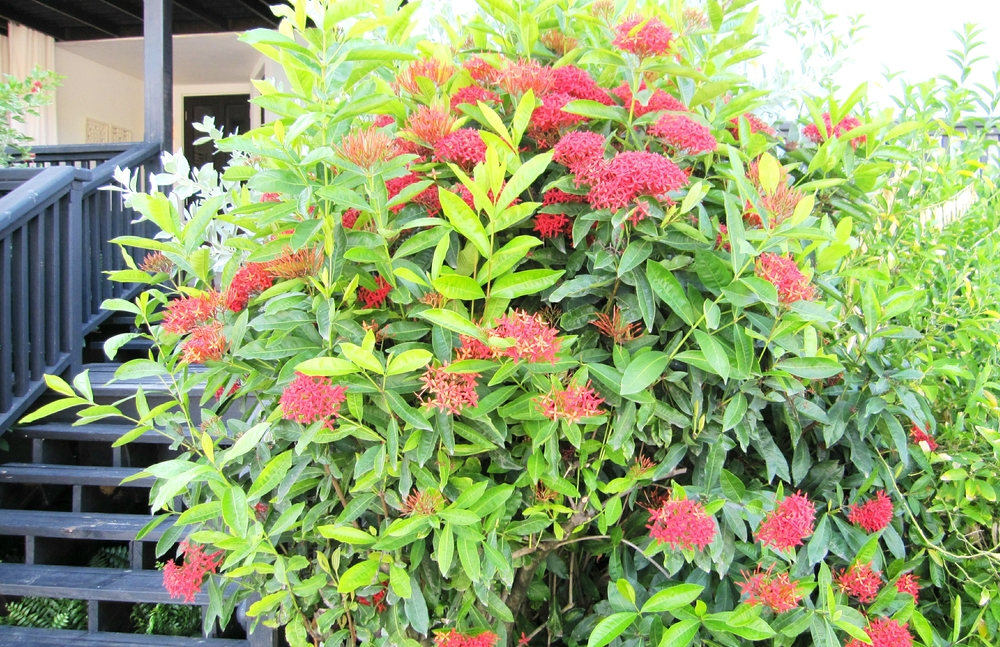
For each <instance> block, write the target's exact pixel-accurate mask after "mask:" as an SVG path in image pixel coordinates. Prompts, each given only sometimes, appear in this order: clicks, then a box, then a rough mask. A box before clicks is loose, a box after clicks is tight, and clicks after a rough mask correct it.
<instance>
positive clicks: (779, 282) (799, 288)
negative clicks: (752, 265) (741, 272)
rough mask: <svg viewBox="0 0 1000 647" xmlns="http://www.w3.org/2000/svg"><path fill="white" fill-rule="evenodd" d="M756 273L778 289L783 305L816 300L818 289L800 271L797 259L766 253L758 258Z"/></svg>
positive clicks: (779, 298)
mask: <svg viewBox="0 0 1000 647" xmlns="http://www.w3.org/2000/svg"><path fill="white" fill-rule="evenodd" d="M756 273H757V276H759V277H760V278H762V279H764V280H765V281H768V282H769V283H771V284H772V285H774V287H775V288H777V290H778V300H779V301H780V302H781V303H784V304H788V303H795V302H796V301H812V300H813V299H814V298H816V288H814V287H813V286H812V285H811V284H810V283H809V279H807V278H806V277H805V275H804V274H803V273H802V271H801V270H799V266H798V265H796V264H795V259H792V258H788V257H785V256H778V255H777V254H772V253H771V252H765V253H763V254H761V255H760V256H759V257H758V258H757V266H756Z"/></svg>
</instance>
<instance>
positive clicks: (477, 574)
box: [458, 537, 482, 582]
mask: <svg viewBox="0 0 1000 647" xmlns="http://www.w3.org/2000/svg"><path fill="white" fill-rule="evenodd" d="M458 559H459V561H460V562H462V568H463V569H464V570H465V574H466V575H468V576H469V579H470V580H472V581H473V582H478V581H479V580H480V579H482V572H481V569H480V566H479V548H478V542H477V541H475V540H473V539H470V538H468V537H459V538H458Z"/></svg>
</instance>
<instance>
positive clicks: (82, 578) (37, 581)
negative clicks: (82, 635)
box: [0, 563, 208, 605]
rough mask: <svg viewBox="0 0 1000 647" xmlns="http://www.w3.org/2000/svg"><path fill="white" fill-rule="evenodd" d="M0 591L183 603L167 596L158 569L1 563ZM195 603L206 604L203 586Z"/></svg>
mask: <svg viewBox="0 0 1000 647" xmlns="http://www.w3.org/2000/svg"><path fill="white" fill-rule="evenodd" d="M0 591H3V594H4V595H13V596H21V597H27V596H38V597H43V598H70V599H74V600H98V601H102V602H151V603H157V602H163V603H169V604H185V602H184V601H183V600H182V599H177V598H175V599H171V598H170V594H169V593H167V590H166V589H164V588H163V573H162V572H160V571H123V570H118V569H116V568H90V567H84V566H42V565H27V564H4V563H0ZM194 604H197V605H206V604H208V593H206V592H205V590H204V589H203V590H202V591H200V592H199V593H198V594H197V595H196V596H195V600H194Z"/></svg>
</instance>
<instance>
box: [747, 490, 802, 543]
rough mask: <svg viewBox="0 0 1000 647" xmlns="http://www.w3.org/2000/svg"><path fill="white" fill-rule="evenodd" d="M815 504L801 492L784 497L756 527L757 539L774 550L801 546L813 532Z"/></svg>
mask: <svg viewBox="0 0 1000 647" xmlns="http://www.w3.org/2000/svg"><path fill="white" fill-rule="evenodd" d="M815 521H816V506H815V505H813V504H812V503H810V501H809V499H808V498H807V497H806V496H805V495H804V494H802V493H795V494H792V495H790V496H787V497H785V498H784V499H782V500H781V503H779V504H778V506H777V507H776V508H775V509H774V510H773V511H772V512H771V513H770V514H768V515H767V517H766V518H765V519H764V521H763V522H761V524H760V527H759V528H758V529H757V541H759V542H760V543H762V544H763V545H765V546H770V547H771V548H774V549H775V550H787V549H789V548H793V547H794V546H801V545H802V540H803V539H805V538H806V537H808V536H809V535H811V534H812V533H813V524H814V523H815Z"/></svg>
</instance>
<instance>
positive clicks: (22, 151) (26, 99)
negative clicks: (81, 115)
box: [0, 67, 61, 168]
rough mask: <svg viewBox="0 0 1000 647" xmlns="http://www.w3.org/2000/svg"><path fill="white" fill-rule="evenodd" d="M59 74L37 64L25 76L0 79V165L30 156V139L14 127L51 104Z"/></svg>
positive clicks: (9, 163) (7, 75)
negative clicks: (22, 77)
mask: <svg viewBox="0 0 1000 647" xmlns="http://www.w3.org/2000/svg"><path fill="white" fill-rule="evenodd" d="M60 78H61V77H60V76H58V75H57V74H56V73H55V72H51V71H47V70H43V69H41V68H38V67H36V68H35V69H34V70H32V71H31V73H30V74H28V76H26V77H25V78H24V79H17V78H15V77H13V76H11V75H10V74H5V75H4V78H3V80H2V81H0V168H2V167H5V166H10V165H11V164H12V163H14V162H15V161H17V160H18V159H20V160H25V159H29V158H30V154H31V153H30V147H29V145H28V144H29V142H30V141H31V138H30V137H28V136H26V135H24V134H23V133H22V132H21V131H19V130H18V129H17V128H16V127H15V126H16V124H18V123H22V124H23V123H24V120H25V117H27V116H29V115H38V109H39V108H41V107H42V106H47V105H48V104H50V103H52V101H53V99H54V98H55V88H56V86H58V85H59V81H60Z"/></svg>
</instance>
